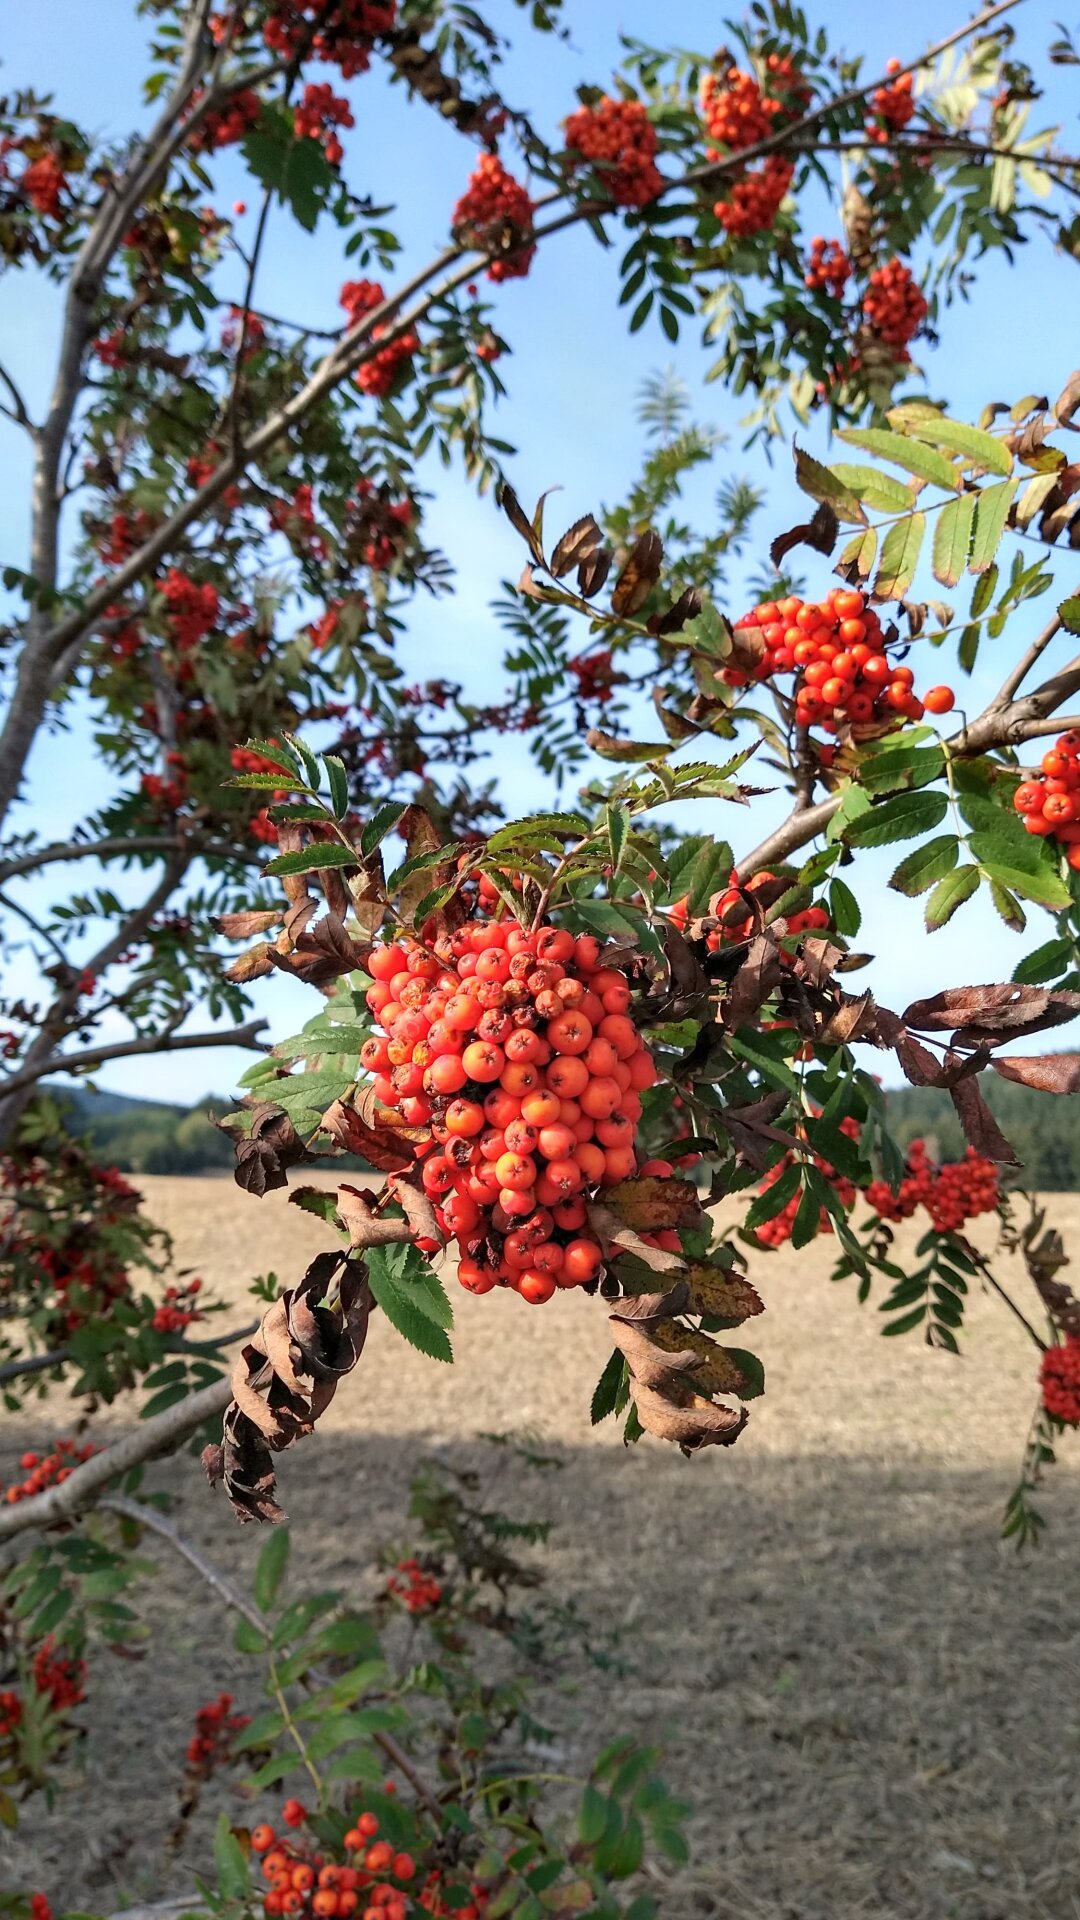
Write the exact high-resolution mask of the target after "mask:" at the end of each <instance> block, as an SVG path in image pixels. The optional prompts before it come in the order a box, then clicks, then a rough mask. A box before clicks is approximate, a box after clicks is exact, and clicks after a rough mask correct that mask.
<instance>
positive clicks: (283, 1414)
mask: <svg viewBox="0 0 1080 1920" xmlns="http://www.w3.org/2000/svg"><path fill="white" fill-rule="evenodd" d="M335 1283H336V1285H335ZM331 1289H334V1294H333V1299H332V1304H328V1296H329V1293H330V1290H331ZM371 1304H372V1302H371V1294H370V1291H369V1289H368V1283H367V1276H366V1274H365V1272H364V1268H363V1266H362V1264H361V1263H360V1262H359V1261H356V1260H353V1259H352V1258H351V1257H350V1256H348V1255H346V1254H343V1253H322V1254H319V1256H318V1258H317V1259H315V1260H313V1261H312V1263H311V1266H310V1267H309V1268H308V1270H307V1272H306V1273H305V1275H304V1277H303V1279H302V1280H301V1281H300V1283H299V1285H298V1286H295V1287H290V1288H288V1289H287V1290H286V1292H285V1293H283V1294H282V1296H281V1298H280V1299H278V1300H275V1302H274V1304H273V1306H272V1307H270V1308H268V1310H267V1312H266V1313H265V1314H264V1315H263V1320H262V1325H261V1326H260V1328H259V1331H258V1333H257V1334H256V1335H255V1337H254V1339H253V1340H251V1341H250V1342H249V1343H248V1344H247V1345H246V1346H245V1347H243V1348H242V1350H241V1352H240V1354H239V1356H238V1358H237V1361H236V1364H235V1366H234V1368H233V1373H232V1389H233V1398H232V1401H231V1402H230V1404H229V1406H228V1407H227V1408H226V1411H225V1419H224V1428H223V1436H222V1441H221V1444H220V1445H219V1446H211V1447H207V1448H206V1450H205V1452H204V1453H203V1466H204V1467H205V1469H206V1475H207V1479H208V1480H209V1481H210V1484H211V1486H216V1485H218V1484H219V1483H224V1486H225V1490H226V1492H227V1494H228V1496H229V1499H230V1500H231V1502H232V1506H233V1511H234V1513H235V1514H236V1517H237V1519H238V1520H242V1521H248V1520H267V1521H271V1522H275V1523H276V1522H278V1521H281V1520H284V1519H285V1514H284V1513H283V1511H282V1509H281V1508H280V1507H279V1506H278V1504H277V1501H276V1500H275V1498H274V1494H275V1484H276V1483H275V1476H274V1467H273V1455H274V1454H275V1453H281V1452H283V1451H284V1450H285V1449H286V1448H287V1447H291V1446H295V1444H296V1442H297V1441H298V1440H302V1439H303V1438H304V1437H305V1435H307V1434H309V1433H311V1432H312V1430H313V1428H314V1426H315V1423H316V1421H317V1420H318V1419H319V1418H320V1416H321V1415H322V1414H323V1413H325V1411H326V1409H327V1407H328V1406H329V1405H330V1402H331V1400H332V1399H333V1397H334V1394H335V1392H336V1390H337V1385H338V1381H339V1380H341V1379H342V1378H343V1377H344V1375H345V1374H347V1373H349V1372H351V1370H352V1368H353V1367H355V1365H356V1363H357V1361H358V1360H359V1358H360V1355H361V1353H362V1351H363V1347H364V1341H365V1339H366V1337H367V1328H368V1318H369V1316H370V1312H371Z"/></svg>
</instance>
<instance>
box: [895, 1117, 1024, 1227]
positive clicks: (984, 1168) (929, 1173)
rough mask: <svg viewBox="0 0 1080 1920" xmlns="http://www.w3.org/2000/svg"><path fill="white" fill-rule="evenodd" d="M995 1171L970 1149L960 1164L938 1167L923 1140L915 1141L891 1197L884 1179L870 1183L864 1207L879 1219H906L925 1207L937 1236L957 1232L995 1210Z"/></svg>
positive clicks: (992, 1165) (996, 1175) (997, 1195)
mask: <svg viewBox="0 0 1080 1920" xmlns="http://www.w3.org/2000/svg"><path fill="white" fill-rule="evenodd" d="M999 1199H1000V1191H999V1188H998V1170H997V1167H996V1166H995V1164H994V1162H993V1161H992V1160H984V1159H983V1157H982V1155H981V1154H979V1153H976V1151H975V1149H974V1147H968V1148H967V1151H966V1152H965V1154H964V1158H963V1159H962V1160H954V1161H946V1162H945V1163H944V1164H943V1165H941V1166H939V1165H938V1164H937V1163H936V1162H935V1161H934V1160H932V1159H931V1158H930V1155H929V1153H928V1151H927V1147H926V1142H925V1140H913V1141H912V1142H911V1145H910V1146H909V1148H908V1151H907V1165H906V1170H905V1173H904V1178H903V1179H902V1180H901V1182H900V1186H899V1188H898V1190H897V1191H896V1192H895V1193H894V1192H893V1190H892V1188H891V1187H890V1186H889V1185H888V1184H887V1182H886V1181H884V1180H872V1181H871V1182H870V1185H869V1186H868V1187H867V1189H866V1203H867V1205H868V1206H869V1207H872V1208H873V1210H874V1212H875V1213H876V1214H878V1215H879V1216H880V1217H881V1219H882V1220H891V1221H896V1220H909V1219H910V1218H911V1215H912V1214H913V1213H914V1212H915V1210H916V1208H917V1207H925V1208H926V1211H927V1213H928V1214H929V1215H930V1218H931V1221H932V1222H933V1224H934V1226H935V1227H936V1228H937V1231H938V1232H939V1233H959V1231H960V1229H961V1228H962V1227H963V1226H965V1225H966V1224H967V1222H968V1221H969V1220H974V1219H975V1217H976V1215H977V1214H980V1213H994V1212H995V1211H996V1210H997V1206H998V1201H999Z"/></svg>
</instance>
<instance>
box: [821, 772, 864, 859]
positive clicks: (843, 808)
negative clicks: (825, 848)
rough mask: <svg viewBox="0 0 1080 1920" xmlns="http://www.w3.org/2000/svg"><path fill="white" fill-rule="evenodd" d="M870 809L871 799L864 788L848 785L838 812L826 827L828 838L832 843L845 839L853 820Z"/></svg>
mask: <svg viewBox="0 0 1080 1920" xmlns="http://www.w3.org/2000/svg"><path fill="white" fill-rule="evenodd" d="M869 811H870V801H869V799H868V798H867V796H866V794H865V793H864V792H863V790H862V788H861V787H854V786H852V787H846V788H845V790H844V793H843V795H842V797H841V800H840V805H839V806H838V807H837V809H836V812H835V813H834V814H833V817H832V819H831V820H830V821H829V824H828V826H827V827H826V829H825V838H826V840H827V841H828V842H829V843H830V845H835V844H836V842H837V841H838V840H842V839H843V837H844V834H845V833H846V831H847V829H848V827H849V826H850V825H851V823H852V821H853V820H858V819H860V818H861V816H862V815H863V814H864V813H869Z"/></svg>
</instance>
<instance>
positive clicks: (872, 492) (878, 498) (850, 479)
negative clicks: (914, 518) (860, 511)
mask: <svg viewBox="0 0 1080 1920" xmlns="http://www.w3.org/2000/svg"><path fill="white" fill-rule="evenodd" d="M832 471H833V472H834V473H835V475H836V477H837V479H838V480H842V481H843V483H844V485H845V487H847V489H848V491H849V492H850V493H853V494H854V495H855V498H856V499H857V500H862V501H864V502H865V503H866V505H867V506H868V507H873V508H874V509H875V510H876V511H877V512H879V513H908V512H909V511H910V509H911V508H912V507H913V506H914V505H915V495H914V494H913V492H912V490H911V488H910V487H909V486H907V485H906V484H905V482H904V481H903V480H894V479H893V476H892V474H891V473H879V472H878V469H877V468H876V467H861V466H855V465H848V464H847V463H846V462H844V461H837V462H836V463H835V464H834V466H833V469H832Z"/></svg>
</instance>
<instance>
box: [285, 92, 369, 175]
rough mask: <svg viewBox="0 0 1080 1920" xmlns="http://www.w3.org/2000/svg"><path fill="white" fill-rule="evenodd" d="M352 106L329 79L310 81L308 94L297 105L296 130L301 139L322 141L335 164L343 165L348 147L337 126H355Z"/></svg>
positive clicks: (294, 124) (330, 160)
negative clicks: (342, 139)
mask: <svg viewBox="0 0 1080 1920" xmlns="http://www.w3.org/2000/svg"><path fill="white" fill-rule="evenodd" d="M355 125H356V121H355V120H354V119H353V114H352V108H351V107H350V105H349V103H348V101H347V100H343V99H342V98H341V96H340V95H339V94H336V93H335V92H334V89H333V87H331V86H328V85H327V84H326V83H325V82H323V83H321V84H315V83H312V82H309V83H308V85H307V86H306V87H305V88H304V97H303V99H302V100H301V101H300V103H299V104H298V105H297V106H295V107H294V108H293V131H294V133H295V134H296V137H297V139H298V140H318V141H319V142H320V144H321V146H322V149H323V152H324V153H325V155H326V157H327V159H328V160H329V162H330V165H331V166H332V167H337V166H340V164H341V162H342V160H343V159H344V158H345V149H344V147H343V146H342V144H341V141H340V140H339V139H338V137H337V134H336V133H335V132H334V128H335V127H355Z"/></svg>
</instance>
